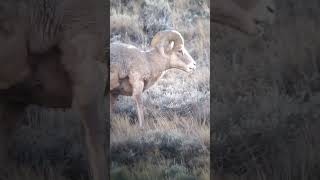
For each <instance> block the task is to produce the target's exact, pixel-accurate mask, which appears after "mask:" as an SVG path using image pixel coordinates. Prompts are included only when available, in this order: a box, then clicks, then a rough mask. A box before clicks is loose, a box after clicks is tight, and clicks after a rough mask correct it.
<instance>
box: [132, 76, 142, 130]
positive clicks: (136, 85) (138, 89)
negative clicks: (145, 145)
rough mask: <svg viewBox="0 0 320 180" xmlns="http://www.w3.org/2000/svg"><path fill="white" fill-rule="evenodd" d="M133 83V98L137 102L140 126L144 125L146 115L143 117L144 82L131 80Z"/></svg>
mask: <svg viewBox="0 0 320 180" xmlns="http://www.w3.org/2000/svg"><path fill="white" fill-rule="evenodd" d="M130 83H131V84H132V88H133V89H132V98H133V100H134V102H135V103H136V107H137V112H138V120H139V126H140V128H141V127H142V125H143V122H144V117H143V104H142V98H141V94H142V92H143V86H144V83H143V82H142V81H135V82H134V81H133V82H130Z"/></svg>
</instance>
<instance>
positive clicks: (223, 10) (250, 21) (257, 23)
mask: <svg viewBox="0 0 320 180" xmlns="http://www.w3.org/2000/svg"><path fill="white" fill-rule="evenodd" d="M216 1H217V2H216V3H215V5H213V13H214V14H213V16H212V18H213V19H212V20H213V21H214V22H218V23H221V24H226V25H229V26H231V27H233V28H235V29H238V30H240V31H242V32H245V33H247V34H251V35H257V34H261V33H262V32H263V30H264V25H266V24H273V22H274V19H275V11H276V10H275V4H274V1H273V0H216Z"/></svg>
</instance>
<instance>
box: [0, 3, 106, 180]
mask: <svg viewBox="0 0 320 180" xmlns="http://www.w3.org/2000/svg"><path fill="white" fill-rule="evenodd" d="M106 8H107V6H106V1H105V0H91V1H87V0H64V1H55V0H0V50H1V51H0V63H1V66H0V167H1V166H2V167H4V166H6V164H5V162H6V161H5V160H6V158H7V149H8V146H9V144H10V142H12V141H11V140H12V139H11V135H12V132H13V130H14V129H15V124H16V121H17V119H18V118H19V116H21V115H22V114H23V112H24V110H25V108H26V107H27V106H28V105H30V104H37V105H41V106H44V107H54V108H75V109H77V110H78V112H79V113H80V118H81V122H82V125H83V127H84V128H83V129H84V131H85V132H84V134H85V141H86V145H87V152H88V160H89V167H90V174H91V176H92V179H94V180H106V179H107V177H108V176H107V175H108V170H109V167H108V166H107V161H108V159H107V158H108V157H107V155H108V153H107V148H106V144H107V141H108V139H106V137H107V135H106V128H107V127H106V126H107V124H106V121H105V119H104V118H103V116H102V108H103V107H102V105H103V103H102V100H103V99H104V91H105V85H106V84H107V82H106V78H107V76H106V75H107V74H108V73H107V65H106V63H104V62H103V61H104V59H105V58H104V55H105V52H104V45H105V42H106V38H107V30H108V28H107V18H109V17H108V16H107V14H105V12H106ZM52 52H53V54H51V53H52ZM41 56H43V57H46V58H43V57H41Z"/></svg>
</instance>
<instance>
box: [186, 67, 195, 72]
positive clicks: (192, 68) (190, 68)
mask: <svg viewBox="0 0 320 180" xmlns="http://www.w3.org/2000/svg"><path fill="white" fill-rule="evenodd" d="M195 69H196V67H188V68H187V72H189V73H191V72H193V71H194V70H195Z"/></svg>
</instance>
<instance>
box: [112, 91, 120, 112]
mask: <svg viewBox="0 0 320 180" xmlns="http://www.w3.org/2000/svg"><path fill="white" fill-rule="evenodd" d="M118 96H119V94H117V93H116V94H115V93H110V112H112V111H113V107H114V104H115V102H116V100H117V98H118Z"/></svg>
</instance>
